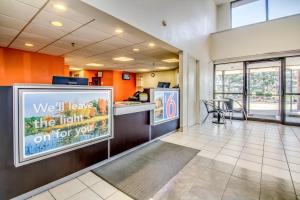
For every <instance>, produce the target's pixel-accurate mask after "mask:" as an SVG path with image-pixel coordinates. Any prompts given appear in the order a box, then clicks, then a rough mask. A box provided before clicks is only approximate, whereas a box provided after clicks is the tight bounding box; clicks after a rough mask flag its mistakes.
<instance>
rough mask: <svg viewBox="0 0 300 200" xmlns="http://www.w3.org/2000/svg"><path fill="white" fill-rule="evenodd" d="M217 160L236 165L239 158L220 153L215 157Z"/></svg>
mask: <svg viewBox="0 0 300 200" xmlns="http://www.w3.org/2000/svg"><path fill="white" fill-rule="evenodd" d="M215 160H217V161H221V162H224V163H228V164H231V165H235V164H236V161H237V160H238V159H237V158H235V157H231V156H227V155H223V154H219V155H217V156H216V157H215Z"/></svg>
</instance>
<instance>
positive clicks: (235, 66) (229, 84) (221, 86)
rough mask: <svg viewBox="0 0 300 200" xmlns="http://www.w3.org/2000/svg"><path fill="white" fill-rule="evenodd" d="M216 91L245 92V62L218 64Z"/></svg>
mask: <svg viewBox="0 0 300 200" xmlns="http://www.w3.org/2000/svg"><path fill="white" fill-rule="evenodd" d="M215 92H216V93H243V63H230V64H221V65H216V76H215Z"/></svg>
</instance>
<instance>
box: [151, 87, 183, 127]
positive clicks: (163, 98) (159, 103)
mask: <svg viewBox="0 0 300 200" xmlns="http://www.w3.org/2000/svg"><path fill="white" fill-rule="evenodd" d="M153 94H154V98H153V101H154V103H155V110H154V114H153V117H154V120H153V122H154V124H159V123H163V122H165V121H170V120H173V119H177V118H178V117H179V104H178V99H179V91H178V90H173V89H171V90H170V89H166V90H154V92H153Z"/></svg>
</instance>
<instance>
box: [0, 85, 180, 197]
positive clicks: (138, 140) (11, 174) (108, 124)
mask: <svg viewBox="0 0 300 200" xmlns="http://www.w3.org/2000/svg"><path fill="white" fill-rule="evenodd" d="M112 94H113V88H111V87H90V86H53V85H16V86H11V87H0V102H1V103H0V110H1V113H0V127H1V131H0V136H1V140H0V159H1V160H0V172H1V177H0V185H1V187H0V199H9V198H13V197H16V196H19V195H21V194H23V193H26V192H29V191H31V190H33V189H36V188H38V187H41V186H44V185H46V184H49V183H51V182H53V181H55V180H58V179H60V178H63V177H65V176H67V175H70V174H72V173H75V172H78V171H80V170H82V169H85V168H87V167H90V166H92V165H94V164H97V163H99V162H101V161H105V160H108V159H110V158H111V157H113V156H116V155H118V154H120V153H123V152H126V151H128V150H130V149H132V148H135V147H138V146H140V145H142V144H145V143H147V142H150V141H151V140H153V139H155V138H157V137H159V136H162V135H164V134H166V133H169V132H172V131H175V130H176V129H177V128H179V113H178V116H177V115H176V117H175V118H170V119H166V120H161V121H160V122H159V123H155V121H154V118H153V117H154V116H155V114H156V116H157V117H162V116H161V115H159V114H158V112H159V111H158V110H161V107H159V106H160V105H159V104H158V103H157V102H155V101H154V99H153V101H151V102H146V103H133V102H116V103H114V101H113V97H112ZM168 95H169V94H166V96H165V97H168ZM177 100H178V99H177ZM177 103H178V102H177ZM172 105H173V104H172ZM173 108H174V106H173ZM171 111H172V113H171V115H170V116H171V117H174V116H175V115H174V114H175V113H173V110H172V108H171ZM176 111H177V112H178V110H177V107H176ZM167 112H169V111H167ZM170 116H169V117H170ZM163 117H164V116H163ZM165 117H168V116H165Z"/></svg>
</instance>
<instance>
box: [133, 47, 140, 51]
mask: <svg viewBox="0 0 300 200" xmlns="http://www.w3.org/2000/svg"><path fill="white" fill-rule="evenodd" d="M132 51H135V52H138V51H140V49H138V48H134V49H132Z"/></svg>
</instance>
